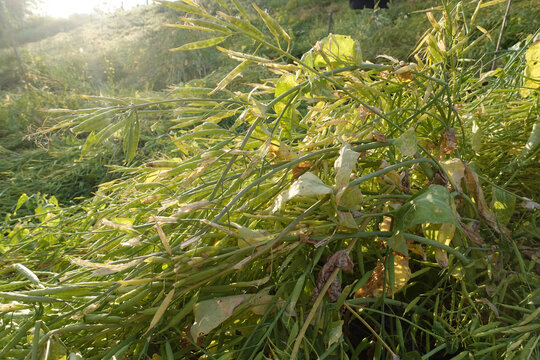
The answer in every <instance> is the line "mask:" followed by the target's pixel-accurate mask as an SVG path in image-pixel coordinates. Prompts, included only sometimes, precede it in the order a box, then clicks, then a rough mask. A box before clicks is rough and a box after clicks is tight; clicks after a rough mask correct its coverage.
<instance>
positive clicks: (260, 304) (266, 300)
mask: <svg viewBox="0 0 540 360" xmlns="http://www.w3.org/2000/svg"><path fill="white" fill-rule="evenodd" d="M273 299H274V297H273V296H272V295H268V294H266V295H255V296H254V298H253V300H252V301H251V312H252V313H254V314H255V315H264V314H265V313H266V310H268V307H269V306H270V304H271V303H272V301H273Z"/></svg>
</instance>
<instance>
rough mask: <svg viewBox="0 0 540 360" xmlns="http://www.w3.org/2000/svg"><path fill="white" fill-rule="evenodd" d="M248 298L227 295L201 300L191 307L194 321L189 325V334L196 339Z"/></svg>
mask: <svg viewBox="0 0 540 360" xmlns="http://www.w3.org/2000/svg"><path fill="white" fill-rule="evenodd" d="M247 299H248V295H238V296H227V297H222V298H218V299H211V300H205V301H201V302H200V303H197V304H196V305H195V306H194V307H193V314H194V316H195V323H194V324H193V326H191V336H192V337H193V339H194V340H195V341H196V340H197V339H198V338H199V337H200V336H201V335H206V334H208V333H209V332H210V331H212V330H213V329H215V328H216V327H218V326H219V325H221V323H223V322H224V321H225V320H227V319H228V318H229V317H231V315H232V314H233V312H234V309H236V307H237V306H238V305H240V304H242V303H243V302H244V301H246V300H247Z"/></svg>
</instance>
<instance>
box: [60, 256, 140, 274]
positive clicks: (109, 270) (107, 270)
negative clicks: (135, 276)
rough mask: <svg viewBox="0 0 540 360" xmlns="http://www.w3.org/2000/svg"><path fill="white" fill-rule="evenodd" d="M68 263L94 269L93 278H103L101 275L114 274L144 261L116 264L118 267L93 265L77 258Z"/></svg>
mask: <svg viewBox="0 0 540 360" xmlns="http://www.w3.org/2000/svg"><path fill="white" fill-rule="evenodd" d="M70 261H71V263H73V264H75V265H79V266H84V267H88V268H91V269H96V270H94V272H93V273H92V275H93V276H103V275H109V274H114V273H117V272H120V271H123V270H126V269H129V268H131V267H133V266H135V265H138V264H140V263H142V262H143V261H144V259H138V260H133V261H130V262H127V263H124V264H118V265H114V264H107V263H105V264H104V263H95V262H91V261H87V260H83V259H77V258H74V259H70Z"/></svg>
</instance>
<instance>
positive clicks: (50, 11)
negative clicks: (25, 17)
mask: <svg viewBox="0 0 540 360" xmlns="http://www.w3.org/2000/svg"><path fill="white" fill-rule="evenodd" d="M151 3H152V1H151V0H77V1H74V0H42V1H41V2H40V5H39V6H38V11H37V13H38V14H39V15H47V16H53V17H57V18H67V17H69V16H70V15H73V14H90V13H92V12H94V11H103V12H112V11H115V10H118V9H120V8H122V7H123V8H124V9H125V10H128V9H130V8H133V7H135V6H137V5H146V4H151Z"/></svg>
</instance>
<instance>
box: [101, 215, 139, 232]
mask: <svg viewBox="0 0 540 360" xmlns="http://www.w3.org/2000/svg"><path fill="white" fill-rule="evenodd" d="M115 220H116V221H114V222H113V221H110V220H107V219H102V220H101V224H103V225H105V226H108V227H110V228H113V229H115V230H119V231H121V232H123V233H126V234H128V235H137V232H136V231H135V230H134V229H133V226H132V222H131V221H129V220H131V219H129V220H128V219H121V218H117V219H115ZM126 220H128V221H126Z"/></svg>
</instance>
